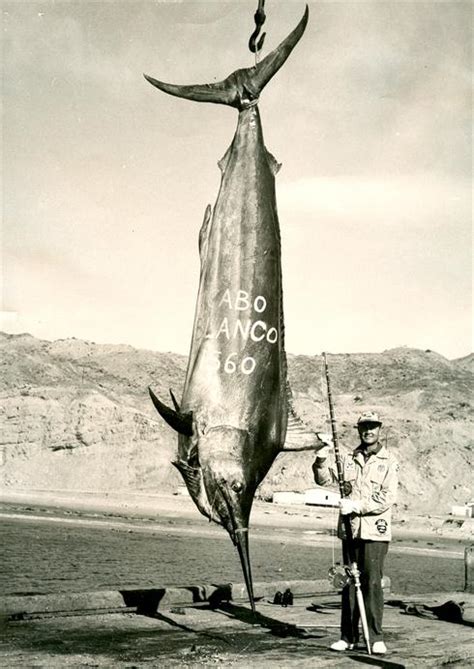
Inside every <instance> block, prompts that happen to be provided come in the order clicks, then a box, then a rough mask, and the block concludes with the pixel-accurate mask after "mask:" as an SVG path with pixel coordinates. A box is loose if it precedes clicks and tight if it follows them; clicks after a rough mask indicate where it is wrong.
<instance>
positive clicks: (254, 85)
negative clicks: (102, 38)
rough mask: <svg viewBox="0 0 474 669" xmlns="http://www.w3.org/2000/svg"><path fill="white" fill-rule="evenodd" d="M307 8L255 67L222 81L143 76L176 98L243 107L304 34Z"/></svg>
mask: <svg viewBox="0 0 474 669" xmlns="http://www.w3.org/2000/svg"><path fill="white" fill-rule="evenodd" d="M308 15H309V9H308V5H306V10H305V13H304V15H303V17H302V19H301V20H300V22H299V23H298V25H297V26H296V28H295V29H294V30H293V31H292V32H291V33H290V34H289V35H288V37H286V38H285V39H284V40H283V42H281V43H280V44H279V45H278V46H277V48H276V49H274V50H273V51H272V52H271V53H269V54H268V56H266V57H265V58H264V59H263V60H262V61H261V62H260V63H258V64H257V65H255V66H254V67H248V68H244V69H241V70H236V71H235V72H233V73H232V74H230V75H229V76H228V77H227V78H226V79H224V80H223V81H218V82H215V83H212V84H193V85H189V86H179V85H176V84H167V83H165V82H164V81H159V80H158V79H154V78H153V77H149V76H148V75H147V74H144V75H143V76H144V77H145V79H146V80H147V81H148V82H149V83H150V84H152V85H153V86H155V87H156V88H159V89H160V90H161V91H164V92H165V93H169V94H170V95H175V96H176V97H178V98H185V99H187V100H194V101H196V102H214V103H217V104H223V105H230V106H231V107H237V109H243V108H244V107H245V106H248V103H249V102H251V101H254V100H258V97H259V95H260V92H261V91H262V90H263V88H264V87H265V85H266V84H267V83H268V82H269V81H270V79H271V78H272V77H273V76H274V75H275V74H276V73H277V72H278V70H279V69H280V68H281V66H282V65H283V63H284V62H285V61H286V59H287V58H288V56H289V55H290V53H291V52H292V51H293V49H294V47H295V46H296V44H297V43H298V42H299V40H300V38H301V36H302V35H303V33H304V31H305V28H306V24H307V23H308Z"/></svg>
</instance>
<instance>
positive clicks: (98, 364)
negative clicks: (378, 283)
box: [0, 334, 473, 512]
mask: <svg viewBox="0 0 474 669" xmlns="http://www.w3.org/2000/svg"><path fill="white" fill-rule="evenodd" d="M0 346H1V365H2V375H1V380H0V424H1V428H2V429H1V437H0V439H1V443H0V449H1V451H0V453H1V472H0V474H1V479H0V480H1V485H2V487H10V488H12V489H36V490H38V489H41V490H48V489H54V490H59V489H74V490H91V491H118V490H124V489H128V490H138V491H139V490H142V491H147V492H153V491H165V490H167V491H173V490H175V489H176V487H177V486H178V485H179V484H181V479H180V477H179V475H178V473H177V472H176V470H175V469H174V467H172V466H171V464H170V461H171V460H172V459H173V455H174V452H175V447H176V438H175V436H174V434H173V432H172V431H171V430H170V429H169V428H168V427H167V426H166V425H165V424H164V423H163V421H162V420H161V419H160V418H159V417H158V415H157V414H156V412H155V410H154V408H153V406H152V405H151V402H150V400H149V398H148V393H147V386H148V385H151V386H152V387H153V388H154V390H155V392H156V393H157V394H159V395H160V396H161V397H163V398H166V396H167V393H168V388H173V389H174V391H175V394H176V395H177V396H178V397H179V395H180V392H181V389H182V385H183V381H184V374H185V368H186V359H185V357H184V356H180V355H176V354H172V353H155V352H151V351H142V350H135V349H133V348H132V347H130V346H112V345H99V344H94V343H92V342H85V341H80V340H77V339H67V340H59V341H55V342H49V341H41V340H38V339H35V338H34V337H32V336H30V335H27V334H24V335H6V334H0ZM329 363H330V368H331V375H332V387H333V395H334V400H335V409H336V414H337V419H338V423H339V433H340V439H341V444H342V445H345V446H347V447H351V446H352V447H353V446H355V445H356V441H357V439H356V436H357V435H356V431H355V430H354V424H355V421H356V419H357V416H358V414H359V413H360V412H361V411H363V410H364V409H367V408H373V409H376V410H378V411H379V412H380V413H381V414H382V415H383V417H384V422H385V428H384V438H385V439H386V440H387V442H388V444H389V446H390V448H392V449H393V450H394V452H396V453H397V455H398V457H399V460H400V462H401V465H402V466H401V486H400V504H399V508H400V509H410V510H413V511H430V512H446V511H448V510H449V507H450V505H451V504H455V503H463V502H465V501H468V500H469V499H470V498H471V497H472V490H471V487H470V486H471V485H472V460H473V457H472V456H473V445H472V434H473V430H472V427H473V418H472V416H473V413H472V366H473V356H472V355H471V356H468V357H466V358H462V359H460V360H453V361H450V360H447V359H446V358H444V357H442V356H441V355H438V354H437V353H434V352H432V351H419V350H414V349H408V348H400V349H393V350H389V351H385V352H384V353H377V354H362V353H361V354H351V355H344V354H341V355H333V356H329ZM289 371H290V381H291V385H292V388H293V392H294V396H295V404H296V407H297V409H298V411H299V413H300V415H301V416H302V417H303V418H304V419H305V420H306V421H307V422H308V423H309V424H310V425H312V426H313V427H314V428H315V429H318V430H324V431H328V425H329V423H328V410H327V402H326V398H325V383H324V380H323V374H322V361H321V358H320V357H318V356H312V357H309V356H289ZM312 459H313V455H312V454H311V453H299V454H295V453H288V454H284V455H280V456H279V457H278V458H277V460H276V462H275V463H274V465H273V467H272V469H271V470H270V472H269V474H268V476H267V478H266V479H265V481H264V482H263V484H262V486H261V490H260V494H261V495H262V496H265V497H266V496H269V495H270V494H271V492H272V491H273V490H302V489H304V488H307V487H311V485H312V479H311V462H312Z"/></svg>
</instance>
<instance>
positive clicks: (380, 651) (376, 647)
mask: <svg viewBox="0 0 474 669" xmlns="http://www.w3.org/2000/svg"><path fill="white" fill-rule="evenodd" d="M386 652H387V646H386V645H385V644H384V642H383V641H375V642H374V643H373V644H372V653H374V655H385V653H386Z"/></svg>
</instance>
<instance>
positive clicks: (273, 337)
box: [267, 328, 278, 344]
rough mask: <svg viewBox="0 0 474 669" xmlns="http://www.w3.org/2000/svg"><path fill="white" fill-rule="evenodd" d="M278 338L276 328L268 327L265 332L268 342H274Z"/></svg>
mask: <svg viewBox="0 0 474 669" xmlns="http://www.w3.org/2000/svg"><path fill="white" fill-rule="evenodd" d="M277 339H278V330H277V329H276V328H270V329H269V331H268V332H267V342H268V343H269V344H274V343H275V342H276V340H277Z"/></svg>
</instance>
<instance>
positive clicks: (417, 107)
mask: <svg viewBox="0 0 474 669" xmlns="http://www.w3.org/2000/svg"><path fill="white" fill-rule="evenodd" d="M257 4H258V3H257V0H253V1H250V2H249V1H247V0H241V1H236V0H234V1H233V2H224V1H221V0H215V1H212V2H211V1H208V2H194V1H188V2H179V1H167V0H162V1H158V0H154V1H152V0H145V1H142V0H137V1H135V0H133V1H129V0H126V1H125V0H114V1H104V0H87V1H86V0H84V1H82V0H55V1H54V0H46V1H43V2H41V1H38V2H28V1H24V0H21V1H14V2H9V1H4V0H2V2H1V9H2V30H3V71H2V87H3V90H2V99H3V110H2V111H3V116H2V119H3V121H2V126H3V127H2V130H3V148H2V196H3V197H2V235H1V243H2V271H1V278H2V299H3V303H2V306H1V309H2V321H1V323H0V329H1V330H3V331H6V332H10V333H20V332H29V333H30V334H32V335H34V336H36V337H39V338H42V339H48V340H54V339H60V338H67V337H77V338H80V339H86V340H89V341H94V342H97V343H121V344H130V345H132V346H134V347H138V348H146V349H151V350H156V351H163V352H165V351H173V352H176V353H183V354H187V353H188V351H189V345H190V339H191V332H192V324H193V318H194V308H195V300H196V296H197V289H198V281H199V257H198V233H199V228H200V226H201V222H202V218H203V213H204V210H205V207H206V205H207V204H208V203H211V204H214V202H215V199H216V197H217V192H218V188H219V182H220V172H219V169H218V167H217V161H218V160H219V159H220V158H221V157H222V156H223V155H224V153H225V151H226V149H227V147H228V146H229V144H230V142H231V141H232V137H233V134H234V131H235V127H236V121H237V111H236V110H235V109H232V108H230V107H224V106H220V105H211V104H199V103H195V102H190V101H186V100H180V99H178V98H174V97H171V96H167V95H165V94H164V93H161V92H160V91H158V90H156V89H155V88H153V87H152V86H150V85H149V84H148V83H147V82H146V81H145V79H144V78H143V76H142V74H143V73H147V74H149V75H151V76H153V77H155V78H157V79H161V80H163V81H168V82H173V83H178V84H185V83H211V82H212V81H219V80H222V79H224V78H225V77H226V76H227V75H228V74H230V73H231V72H232V71H234V70H235V69H237V68H241V67H250V66H251V65H253V64H254V56H253V54H251V53H250V51H249V50H248V48H247V42H248V39H249V37H250V34H251V33H252V32H253V29H254V22H253V15H254V12H255V10H256V8H257ZM304 6H305V5H304V1H301V2H300V0H298V1H296V0H294V1H290V0H285V1H284V2H280V1H278V0H267V2H266V3H265V11H266V17H267V18H266V22H265V26H264V29H265V30H266V33H267V36H266V41H265V45H264V48H263V54H262V55H263V56H264V55H266V54H267V53H268V52H269V51H270V50H272V49H273V48H275V47H276V46H277V45H278V44H279V43H280V41H281V40H282V39H284V37H286V35H287V34H288V33H289V32H290V31H291V30H292V29H293V28H294V27H295V26H296V24H297V22H298V21H299V19H300V18H301V16H302V14H303V12H304ZM309 9H310V17H309V24H308V27H307V29H306V33H305V34H304V36H303V38H302V39H301V42H300V43H299V44H298V45H297V47H296V48H295V50H294V51H293V53H292V54H291V56H290V58H289V59H288V61H287V62H286V64H285V65H284V66H283V68H282V69H281V70H280V71H279V73H278V74H277V75H276V76H275V77H274V79H272V81H271V82H270V83H269V84H268V85H267V87H266V88H265V89H264V91H263V93H262V95H261V98H260V102H259V108H260V113H261V117H262V123H263V131H264V136H265V143H266V146H267V148H268V150H269V151H271V152H272V153H273V155H275V157H276V158H277V160H278V161H279V162H281V163H282V164H283V167H282V169H281V170H280V172H279V174H278V176H277V182H276V191H277V203H278V213H279V220H280V226H281V236H282V263H283V290H284V310H285V337H286V348H287V350H288V351H289V352H290V353H294V354H309V355H314V354H319V353H321V352H322V351H328V352H332V353H343V352H344V353H353V352H362V351H363V352H380V351H383V350H386V349H390V348H394V347H398V346H409V347H414V348H420V349H431V350H433V351H436V352H438V353H440V354H442V355H444V356H446V357H447V358H450V359H451V358H457V357H462V356H465V355H467V354H468V353H470V352H471V351H472V267H471V252H472V246H471V226H472V140H471V133H472V98H471V86H472V58H471V56H472V54H471V41H472V6H471V3H470V2H455V1H447V2H444V1H431V2H418V1H408V2H392V1H384V0H375V1H374V2H366V1H355V2H339V1H332V2H319V1H318V2H316V1H314V2H309Z"/></svg>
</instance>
